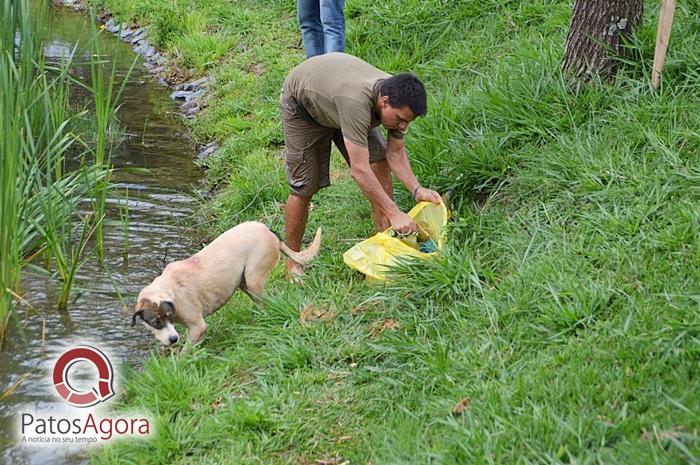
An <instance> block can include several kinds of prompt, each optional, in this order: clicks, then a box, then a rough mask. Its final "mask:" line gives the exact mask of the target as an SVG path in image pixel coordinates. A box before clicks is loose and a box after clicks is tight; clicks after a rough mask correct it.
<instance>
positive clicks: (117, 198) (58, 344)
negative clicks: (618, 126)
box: [0, 8, 203, 465]
mask: <svg viewBox="0 0 700 465" xmlns="http://www.w3.org/2000/svg"><path fill="white" fill-rule="evenodd" d="M47 28H48V42H47V44H46V47H45V54H46V56H47V60H48V61H50V62H51V61H54V62H55V61H58V60H60V59H61V57H62V56H64V55H65V54H67V53H70V51H72V50H73V48H74V46H75V44H76V43H78V44H79V47H80V45H81V44H82V45H84V44H86V42H87V41H88V40H89V34H90V32H89V31H90V28H89V20H88V19H87V18H86V17H85V16H84V15H80V14H77V13H74V12H72V11H70V10H68V9H65V8H62V9H58V10H54V11H53V12H52V14H51V17H50V18H49V22H48V24H47ZM102 36H103V37H102V39H101V40H102V47H103V49H104V52H105V54H106V55H107V56H109V57H115V58H114V59H115V60H116V61H115V62H116V64H117V66H118V69H119V71H118V75H119V76H120V79H121V78H123V77H124V75H125V74H126V72H127V71H128V69H129V67H130V65H131V63H132V62H133V60H134V58H135V54H134V53H133V52H132V51H131V49H130V48H129V46H127V45H126V44H124V43H122V42H120V41H119V40H118V39H116V38H115V37H113V36H112V35H111V34H108V33H106V32H105V33H104V34H102ZM83 58H85V59H87V58H88V57H83ZM76 61H81V57H79V56H78V57H76ZM73 71H74V72H75V73H77V74H78V75H80V76H81V77H83V78H86V77H88V76H89V72H88V69H86V68H80V67H76V68H75V69H74V70H73ZM169 93H170V90H169V89H167V88H165V87H163V86H162V85H160V84H158V83H156V82H155V81H154V80H153V79H152V78H151V77H150V76H149V75H148V73H147V72H146V70H145V68H144V67H143V66H142V63H139V64H138V65H137V67H136V68H135V71H134V73H133V74H132V76H131V79H130V81H129V84H128V85H127V87H126V91H125V94H124V97H123V99H122V101H123V105H122V107H121V110H120V112H119V118H120V121H121V126H122V127H123V128H124V129H125V132H126V133H127V134H129V136H128V137H127V139H126V140H125V141H124V142H123V143H121V144H120V145H119V146H118V147H117V148H116V150H115V152H114V155H113V162H114V164H115V166H116V167H117V168H118V170H117V172H116V174H115V176H114V181H115V182H116V183H117V184H118V186H119V189H118V190H117V193H116V194H115V195H114V197H113V198H111V199H109V201H108V205H109V212H108V216H109V217H110V218H111V219H114V220H118V219H119V209H118V208H117V205H119V204H120V203H121V204H122V205H123V204H124V202H125V200H124V198H123V197H125V196H124V194H125V192H126V191H127V190H128V213H129V222H128V241H125V240H124V235H123V226H122V224H120V223H118V222H116V224H114V225H109V226H107V228H106V237H105V241H106V244H107V247H108V250H107V251H106V258H105V260H106V267H107V269H108V270H109V273H105V272H104V271H103V269H102V267H101V266H100V265H99V264H98V263H97V262H96V261H94V260H93V261H89V262H88V263H86V264H85V265H84V266H83V267H82V268H81V270H80V275H79V277H78V278H77V282H76V286H75V288H74V292H73V295H72V300H71V302H70V303H69V306H68V309H67V310H66V311H64V312H60V311H58V310H57V308H56V302H57V299H58V294H59V289H58V287H57V285H56V282H55V281H54V280H51V279H48V278H46V277H45V276H43V275H42V274H40V273H31V272H28V273H26V274H25V276H24V279H23V295H24V298H25V299H26V300H27V301H28V302H29V303H30V304H31V306H32V308H29V307H26V306H25V307H23V308H21V309H20V310H19V317H20V319H21V326H22V329H21V330H20V329H17V328H16V326H15V325H11V326H10V331H9V336H8V338H7V340H6V343H5V347H4V350H3V351H2V352H0V393H2V392H4V391H5V390H6V389H7V388H8V387H10V386H12V385H13V384H15V383H16V382H17V381H18V380H20V379H21V378H22V377H23V376H26V378H25V379H24V381H23V382H22V383H21V385H20V386H19V388H18V389H17V390H16V392H15V393H14V394H13V395H11V396H10V397H9V398H6V399H4V400H2V401H1V402H0V463H7V464H13V465H21V464H42V465H46V464H54V463H55V464H65V463H70V464H78V463H85V462H86V460H87V459H86V455H85V453H84V452H78V453H75V452H69V451H64V450H62V449H60V448H56V447H41V448H38V447H36V446H34V447H28V446H26V445H21V444H18V443H17V441H16V438H15V429H16V425H17V423H18V421H19V420H18V415H19V413H20V412H21V410H22V409H23V408H24V407H25V406H27V405H29V406H32V408H34V409H38V410H39V411H40V412H42V414H45V415H46V416H48V415H61V414H62V413H66V411H67V410H69V409H70V408H71V407H69V406H68V405H67V404H66V403H64V402H62V401H61V400H59V398H58V397H57V396H56V395H55V393H54V388H53V384H52V382H51V379H50V372H51V369H52V365H53V362H54V361H55V360H56V357H57V356H58V355H59V354H60V353H61V352H62V351H63V350H64V349H65V348H66V347H68V346H70V345H74V344H76V343H86V342H89V343H93V344H98V345H99V346H100V348H104V349H106V351H107V352H108V355H110V358H111V359H112V360H111V361H112V364H113V365H115V366H116V367H117V369H118V367H119V366H120V365H124V364H129V365H131V366H138V365H139V363H141V361H142V360H143V359H144V357H146V355H147V354H148V351H149V350H153V349H157V348H158V343H157V342H156V341H155V339H154V338H153V337H152V336H150V334H147V331H146V330H145V328H143V327H142V326H140V325H137V326H136V327H134V328H132V327H131V325H130V323H131V322H130V318H129V316H128V315H127V314H125V313H124V312H123V310H122V303H121V301H120V299H119V294H121V295H122V296H123V297H124V298H125V299H126V301H127V303H128V304H129V305H133V301H134V298H135V296H136V294H137V293H138V292H139V290H140V288H141V287H143V286H144V285H146V284H147V283H148V282H150V280H151V279H153V277H154V276H155V275H157V274H158V273H160V270H162V268H163V265H164V263H166V262H168V261H171V260H174V259H180V258H183V257H185V256H187V255H189V254H191V253H192V252H193V250H194V249H195V245H194V244H193V243H192V241H191V240H189V239H188V234H187V230H186V228H185V223H187V220H188V219H189V218H190V217H191V215H192V213H193V211H194V210H195V209H196V208H197V205H196V203H195V200H194V198H193V196H192V192H193V190H194V187H195V186H196V185H197V184H198V182H199V180H200V179H201V177H202V174H203V173H202V171H201V170H200V169H199V168H197V167H196V166H195V164H194V159H195V147H194V146H193V145H192V143H191V142H190V141H188V139H187V138H186V137H185V134H186V128H185V127H184V126H183V124H182V122H181V118H180V116H179V114H178V112H177V108H176V107H175V105H174V103H173V102H172V101H171V100H170V98H169ZM77 97H78V96H77V95H76V98H77ZM138 167H140V168H147V169H148V170H150V173H148V174H144V173H136V172H133V171H132V172H129V171H128V169H129V168H138ZM110 274H111V276H110ZM115 287H116V289H118V292H117V290H115ZM82 369H83V370H88V369H86V368H84V367H83V368H82ZM71 373H72V372H71ZM76 373H77V375H75V376H76V379H74V380H73V382H74V383H75V384H76V385H77V386H75V387H77V388H80V387H81V386H80V383H81V376H83V375H84V376H87V375H88V374H90V373H87V371H86V372H85V373H83V372H81V370H77V371H76Z"/></svg>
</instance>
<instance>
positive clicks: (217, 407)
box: [211, 396, 226, 410]
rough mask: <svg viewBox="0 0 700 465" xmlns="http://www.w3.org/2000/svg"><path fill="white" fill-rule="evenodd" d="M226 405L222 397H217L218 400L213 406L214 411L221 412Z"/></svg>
mask: <svg viewBox="0 0 700 465" xmlns="http://www.w3.org/2000/svg"><path fill="white" fill-rule="evenodd" d="M224 405H226V404H224V400H223V399H222V398H221V396H219V397H217V398H216V400H215V401H214V402H213V403H212V404H211V406H212V408H213V409H214V410H219V409H220V408H221V407H223V406H224Z"/></svg>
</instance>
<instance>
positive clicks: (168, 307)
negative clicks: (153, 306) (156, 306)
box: [160, 300, 175, 317]
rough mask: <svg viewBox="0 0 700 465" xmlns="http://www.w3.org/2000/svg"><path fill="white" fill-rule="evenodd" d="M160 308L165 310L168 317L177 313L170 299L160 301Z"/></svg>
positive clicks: (164, 312)
mask: <svg viewBox="0 0 700 465" xmlns="http://www.w3.org/2000/svg"><path fill="white" fill-rule="evenodd" d="M160 308H161V310H163V314H164V315H165V316H166V317H171V316H173V315H174V314H175V305H173V303H172V302H170V301H168V300H164V301H162V302H161V303H160Z"/></svg>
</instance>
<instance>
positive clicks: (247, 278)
mask: <svg viewBox="0 0 700 465" xmlns="http://www.w3.org/2000/svg"><path fill="white" fill-rule="evenodd" d="M320 245H321V228H319V229H318V231H316V237H314V240H313V242H312V243H311V245H310V246H309V248H308V249H306V250H303V251H301V252H295V251H293V250H291V249H290V248H289V247H287V245H286V244H285V243H284V242H282V241H280V239H279V238H278V237H277V236H276V235H275V234H274V233H273V232H272V231H270V229H268V227H267V226H265V225H264V224H262V223H258V222H247V223H242V224H239V225H238V226H235V227H233V228H231V229H229V230H228V231H226V232H225V233H223V234H222V235H220V236H219V237H217V238H216V239H214V241H213V242H212V243H211V244H209V245H207V246H206V247H204V248H203V249H202V250H200V251H199V252H198V253H196V254H195V255H193V256H191V257H190V258H188V259H186V260H181V261H177V262H172V263H169V264H168V265H167V266H166V267H165V270H163V273H162V274H161V275H160V276H158V277H157V278H156V279H154V280H153V282H152V283H151V284H149V285H148V286H146V287H145V288H143V290H142V291H141V292H140V293H139V297H138V300H137V302H136V308H135V310H134V315H133V317H132V320H131V325H132V326H133V325H135V324H136V317H140V318H141V320H142V321H143V323H144V325H146V327H148V328H149V329H150V330H151V331H152V332H153V334H154V335H155V337H156V338H157V339H158V340H159V341H160V342H162V343H163V344H165V345H166V346H169V345H171V344H174V343H175V342H177V341H178V339H179V336H178V334H177V331H176V330H175V326H174V325H173V324H174V323H175V322H177V323H182V324H183V325H185V327H186V328H187V339H188V340H189V341H190V342H192V343H196V342H198V341H200V340H201V339H202V336H203V335H204V331H205V330H206V328H207V325H206V323H205V322H204V317H206V316H207V315H210V314H212V313H214V312H215V311H217V310H218V309H219V308H221V306H222V305H224V304H225V303H226V302H227V301H228V300H229V298H230V297H231V296H232V295H233V293H234V292H235V291H236V289H239V288H240V289H241V290H243V291H245V292H246V293H247V294H248V295H249V296H250V297H251V298H252V299H253V300H254V301H256V303H258V302H259V297H260V295H261V293H262V290H263V287H264V286H265V282H266V281H267V277H268V275H269V274H270V271H272V268H273V267H274V266H275V264H276V263H277V261H278V260H279V257H280V250H281V251H282V252H284V254H285V255H287V256H288V257H289V258H291V259H292V260H293V261H295V262H297V263H299V264H302V265H305V264H307V263H309V262H310V261H311V260H313V259H314V258H315V257H316V254H318V250H319V248H320Z"/></svg>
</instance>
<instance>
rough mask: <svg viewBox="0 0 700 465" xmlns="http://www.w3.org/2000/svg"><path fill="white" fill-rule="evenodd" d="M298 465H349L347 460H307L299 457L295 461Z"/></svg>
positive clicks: (331, 458) (337, 458) (334, 458)
mask: <svg viewBox="0 0 700 465" xmlns="http://www.w3.org/2000/svg"><path fill="white" fill-rule="evenodd" d="M297 463H298V464H299V465H350V461H349V460H343V459H341V458H340V457H330V458H327V459H316V460H309V459H307V458H306V457H300V458H299V459H298V460H297Z"/></svg>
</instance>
